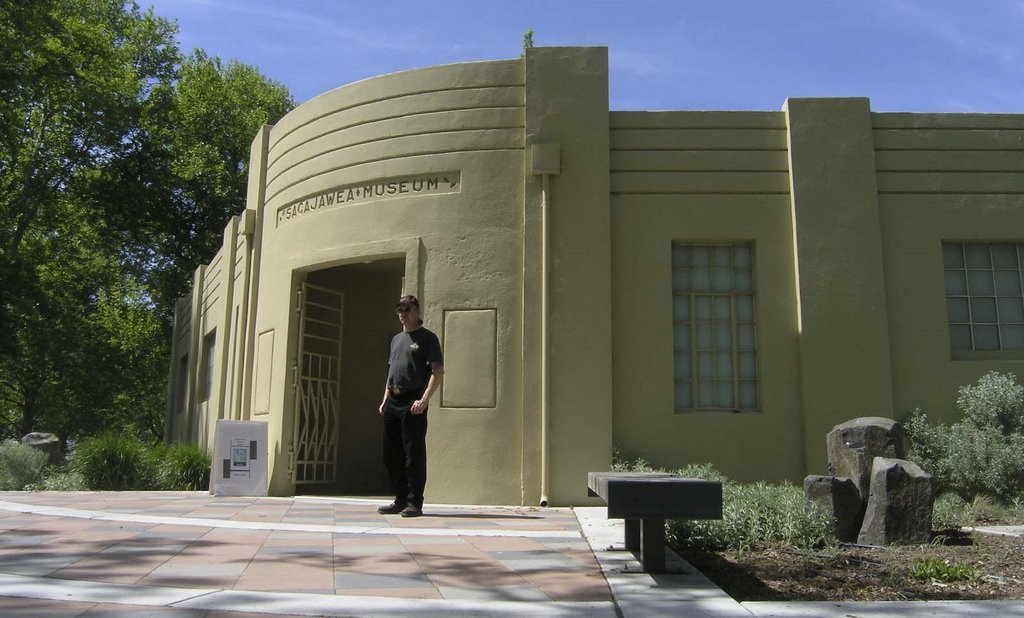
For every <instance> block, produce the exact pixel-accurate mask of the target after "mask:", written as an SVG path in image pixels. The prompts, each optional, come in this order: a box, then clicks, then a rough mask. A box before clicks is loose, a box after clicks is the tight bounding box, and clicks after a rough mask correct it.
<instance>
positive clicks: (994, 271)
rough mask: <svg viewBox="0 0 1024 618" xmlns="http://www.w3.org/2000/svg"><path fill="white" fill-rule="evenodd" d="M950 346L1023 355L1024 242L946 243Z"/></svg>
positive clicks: (957, 349)
mask: <svg viewBox="0 0 1024 618" xmlns="http://www.w3.org/2000/svg"><path fill="white" fill-rule="evenodd" d="M942 260H943V265H944V267H945V275H946V313H947V316H948V319H949V346H950V348H951V350H952V351H954V352H961V351H969V352H982V351H997V350H1024V294H1022V292H1021V290H1022V288H1024V285H1022V283H1024V281H1022V278H1024V270H1022V264H1024V243H1011V242H1001V243H957V242H946V243H943V244H942Z"/></svg>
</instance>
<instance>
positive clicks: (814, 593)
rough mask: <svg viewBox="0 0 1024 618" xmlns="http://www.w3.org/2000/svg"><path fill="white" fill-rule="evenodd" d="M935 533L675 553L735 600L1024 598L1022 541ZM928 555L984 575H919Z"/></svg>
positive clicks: (679, 551)
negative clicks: (927, 538) (902, 541)
mask: <svg viewBox="0 0 1024 618" xmlns="http://www.w3.org/2000/svg"><path fill="white" fill-rule="evenodd" d="M934 537H935V540H934V541H933V542H932V544H931V545H920V546H905V547H893V548H868V547H861V546H842V547H840V548H838V549H831V550H826V551H819V552H797V551H794V550H791V549H783V548H778V547H762V548H755V549H753V550H750V551H744V552H736V551H721V552H703V551H694V550H687V549H677V550H676V551H677V553H679V554H680V555H681V556H682V557H683V558H685V559H686V561H687V562H689V563H690V564H692V565H693V566H694V567H696V568H697V569H698V570H699V571H701V572H702V573H704V574H705V575H707V576H708V578H710V579H711V580H712V581H714V582H715V583H716V584H718V586H719V587H720V588H722V589H723V590H725V592H726V593H728V594H729V595H730V596H732V597H733V598H734V599H736V600H737V601H910V600H921V601H924V600H932V601H937V600H981V599H985V600H994V599H1024V538H1022V537H1011V536H995V535H988V534H980V533H974V534H972V533H968V532H963V531H960V530H958V529H957V530H942V531H936V533H935V534H934ZM926 558H936V559H938V560H940V561H943V563H944V564H949V565H951V567H957V566H959V565H973V566H975V567H976V569H977V570H976V573H978V574H980V575H981V577H980V578H978V579H975V580H974V581H968V580H961V581H939V580H936V579H929V578H927V577H924V578H920V577H915V576H914V574H913V570H914V564H915V561H917V560H919V559H922V560H923V559H926ZM947 561H948V562H947ZM940 568H941V567H940ZM954 570H956V569H955V568H951V569H949V571H950V572H951V571H954Z"/></svg>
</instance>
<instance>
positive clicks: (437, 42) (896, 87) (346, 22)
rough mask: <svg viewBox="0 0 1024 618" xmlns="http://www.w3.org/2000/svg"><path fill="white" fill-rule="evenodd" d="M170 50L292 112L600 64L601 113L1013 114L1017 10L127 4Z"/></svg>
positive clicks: (709, 2) (927, 2) (573, 2)
mask: <svg viewBox="0 0 1024 618" xmlns="http://www.w3.org/2000/svg"><path fill="white" fill-rule="evenodd" d="M137 1H138V2H139V4H140V5H141V6H143V7H147V6H153V7H154V10H155V12H156V13H157V14H158V15H161V16H163V17H166V18H169V19H176V20H177V21H178V24H179V27H180V30H181V32H180V34H179V42H180V44H181V47H182V49H183V50H186V51H187V50H191V49H192V48H195V47H200V48H202V49H204V50H206V51H207V52H208V53H210V54H212V55H216V56H220V57H221V58H222V59H224V60H232V59H234V60H239V61H241V62H245V63H247V64H251V65H254V66H256V67H258V68H259V69H260V71H261V72H262V73H263V74H264V75H266V76H268V77H271V78H273V79H275V80H277V81H280V82H282V83H283V84H285V85H286V86H287V87H288V88H289V90H290V91H291V93H292V96H293V97H294V98H295V100H296V101H297V102H302V101H305V100H307V99H310V98H312V97H314V96H316V95H318V94H320V93H322V92H326V91H328V90H331V89H333V88H336V87H338V86H342V85H344V84H347V83H350V82H353V81H358V80H360V79H364V78H367V77H372V76H374V75H380V74H382V73H391V72H394V71H401V70H405V69H414V68H419V67H424V66H431V65H436V64H448V63H452V62H467V61H476V60H498V59H507V58H515V57H518V56H519V54H520V52H521V50H522V38H523V33H524V32H525V31H526V30H528V29H533V31H534V35H533V40H534V44H535V45H537V46H542V45H553V46H563V45H601V46H606V47H608V49H609V65H610V76H609V90H610V97H611V101H610V107H611V109H613V110H645V109H646V110H653V109H723V110H736V109H750V110H777V109H780V108H781V106H782V104H783V102H784V101H785V99H786V98H787V97H791V96H792V97H805V96H862V97H870V98H871V100H872V108H873V109H874V110H876V111H935V112H1014V113H1021V112H1022V111H1024V35H1022V34H1024V0H848V1H847V0H843V1H840V0H803V1H796V0H791V1H790V0H745V1H739V0H736V1H729V0H632V1H620V2H616V1H611V0H589V1H586V0H546V1H544V0H521V1H518V2H509V1H506V0H475V1H472V0H463V1H456V0H452V1H445V0H437V1H435V2H423V1H419V2H412V1H405V0H394V1H388V0H364V1H355V0H277V1H274V0H137Z"/></svg>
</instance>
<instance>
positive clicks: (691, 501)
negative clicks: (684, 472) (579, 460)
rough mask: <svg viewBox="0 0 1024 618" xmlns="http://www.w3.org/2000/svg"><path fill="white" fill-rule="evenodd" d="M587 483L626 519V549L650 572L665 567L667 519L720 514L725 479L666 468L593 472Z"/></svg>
mask: <svg viewBox="0 0 1024 618" xmlns="http://www.w3.org/2000/svg"><path fill="white" fill-rule="evenodd" d="M587 488H588V491H589V494H590V495H591V496H600V497H601V498H603V499H604V501H605V503H607V504H608V518H609V519H625V520H626V549H628V550H629V551H631V552H633V553H634V554H635V555H636V557H637V558H638V559H639V560H640V564H641V565H642V567H643V570H644V571H646V572H648V573H664V572H665V520H666V519H721V518H722V484H721V483H719V482H718V481H705V480H702V479H691V478H686V477H682V476H677V475H674V474H668V473H664V472H590V473H589V474H587Z"/></svg>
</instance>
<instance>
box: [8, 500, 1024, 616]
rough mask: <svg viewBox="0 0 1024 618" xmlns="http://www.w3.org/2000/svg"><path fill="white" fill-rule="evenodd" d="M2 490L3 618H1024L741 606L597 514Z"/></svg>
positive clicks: (902, 609)
mask: <svg viewBox="0 0 1024 618" xmlns="http://www.w3.org/2000/svg"><path fill="white" fill-rule="evenodd" d="M382 503H383V502H382V501H374V500H358V499H340V498H313V497H300V498H294V499H293V498H225V497H213V496H209V495H207V494H205V493H191V492H116V493H115V492H99V493H91V492H38V493H28V492H0V616H33V615H38V616H140V615H145V616H165V615H166V616H173V617H178V616H187V617H197V618H198V617H224V618H228V617H240V616H247V615H253V616H256V615H266V614H275V615H284V616H394V615H398V614H402V613H414V614H415V615H416V616H438V617H441V616H444V617H446V618H448V617H451V616H523V615H530V616H588V617H590V616H595V617H605V616H607V617H609V618H612V617H615V616H625V617H629V618H632V617H640V616H643V617H645V618H646V617H648V616H682V615H685V616H832V615H834V616H871V617H878V616H890V615H891V616H958V615H964V616H966V615H968V614H970V615H971V616H979V615H980V616H1024V602H1019V603H1018V602H1012V603H899V604H892V603H878V604H828V603H813V604H811V603H742V604H741V603H737V602H736V601H734V600H732V599H731V598H730V597H729V596H728V595H726V594H725V593H724V592H722V591H721V590H720V589H718V588H717V587H716V586H715V585H714V584H713V583H711V582H710V581H708V580H707V579H706V578H705V577H704V576H703V575H701V574H700V573H699V572H697V571H695V570H694V569H693V568H692V567H690V566H689V565H688V564H686V563H685V562H683V561H682V560H680V559H678V558H677V557H676V556H674V555H672V554H671V552H669V554H670V555H669V560H670V562H669V570H670V573H669V574H665V575H655V576H652V575H648V574H645V573H642V572H640V565H639V563H638V562H637V561H636V560H635V559H634V558H633V557H632V556H631V555H630V554H629V553H628V552H625V551H624V550H623V549H622V522H620V521H615V520H611V521H609V520H608V519H607V518H606V517H605V510H604V509H603V508H593V507H587V508H577V509H566V508H546V509H538V508H511V507H459V506H440V505H427V508H425V516H424V517H421V518H415V519H403V518H401V517H398V516H395V515H387V516H384V515H378V514H377V512H376V507H377V506H378V505H379V504H382Z"/></svg>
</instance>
